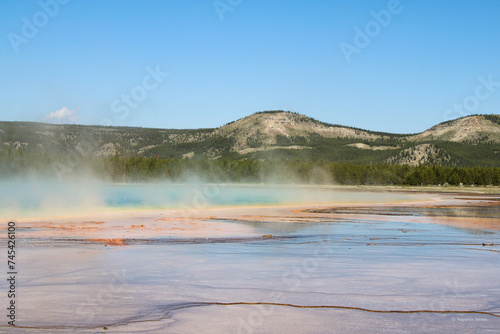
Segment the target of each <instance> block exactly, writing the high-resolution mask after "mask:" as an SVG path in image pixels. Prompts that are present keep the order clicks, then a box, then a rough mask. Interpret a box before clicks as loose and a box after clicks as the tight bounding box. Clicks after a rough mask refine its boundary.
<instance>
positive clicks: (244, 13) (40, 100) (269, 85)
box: [0, 0, 500, 133]
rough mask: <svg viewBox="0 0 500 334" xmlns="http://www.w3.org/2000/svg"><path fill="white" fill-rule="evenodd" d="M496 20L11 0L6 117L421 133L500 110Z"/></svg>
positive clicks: (473, 10) (434, 6)
mask: <svg viewBox="0 0 500 334" xmlns="http://www.w3.org/2000/svg"><path fill="white" fill-rule="evenodd" d="M214 4H215V5H214ZM376 17H378V20H377V18H376ZM499 18H500V1H497V0H483V1H472V0H471V1H464V0H458V1H444V0H441V1H424V0H420V1H416V0H413V1H410V0H400V1H397V0H391V1H366V0H365V1H357V0H352V1H347V0H346V1H332V0H329V1H326V0H325V1H321V0H318V1H306V0H300V1H299V0H297V1H278V0H277V1H269V0H265V1H264V0H252V1H250V0H216V1H213V0H203V1H202V0H182V1H180V0H179V1H167V0H163V1H161V0H157V1H156V0H150V1H130V0H121V1H118V0H108V1H96V0H86V1H82V0H41V1H15V0H4V1H1V2H0V37H1V38H0V63H1V64H2V65H1V66H0V120H9V121H45V122H59V123H61V122H62V123H80V124H108V125H126V126H142V127H156V128H200V127H217V126H220V125H223V124H225V123H227V122H230V121H232V120H235V119H238V118H241V117H244V116H247V115H249V114H252V113H254V112H256V111H262V110H273V109H284V110H290V111H294V112H299V113H302V114H306V115H308V116H312V117H314V118H316V119H318V120H322V121H325V122H329V123H335V124H343V125H349V126H356V127H361V128H365V129H371V130H378V131H388V132H398V133H413V132H420V131H423V130H425V129H427V128H428V127H430V126H432V125H434V124H436V123H439V122H442V121H445V120H448V119H450V118H456V117H459V116H464V115H467V114H477V113H480V114H491V113H497V114H498V113H500V38H499V37H500V36H499V35H500V20H499ZM30 28H31V29H30ZM33 28H34V29H33ZM360 31H361V33H359V32H360ZM346 50H347V51H346ZM353 50H356V51H355V52H353ZM152 73H153V74H152ZM155 73H156V74H155Z"/></svg>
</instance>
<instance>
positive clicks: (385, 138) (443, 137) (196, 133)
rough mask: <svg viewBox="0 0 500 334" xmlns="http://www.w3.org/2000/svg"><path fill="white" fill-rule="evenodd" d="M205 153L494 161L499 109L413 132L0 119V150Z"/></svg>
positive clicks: (257, 123)
mask: <svg viewBox="0 0 500 334" xmlns="http://www.w3.org/2000/svg"><path fill="white" fill-rule="evenodd" d="M9 150H10V151H11V152H12V151H13V150H15V151H23V152H31V153H37V154H47V155H53V154H78V155H81V156H101V157H106V156H112V155H115V154H116V153H118V154H120V155H136V156H146V157H148V156H151V157H153V156H154V157H159V158H196V157H207V158H210V159H218V158H233V159H265V160H266V159H277V158H286V159H294V158H296V159H325V160H330V161H347V162H354V163H374V162H387V163H396V164H409V165H418V164H439V165H457V166H460V165H489V166H500V153H499V152H500V115H474V116H466V117H462V118H459V119H455V120H451V121H447V122H443V123H440V124H438V125H435V126H433V127H431V128H430V129H427V130H425V131H423V132H421V133H418V134H409V135H404V134H391V133H384V132H376V131H369V130H363V129H358V128H353V127H348V126H342V125H335V124H328V123H324V122H321V121H317V120H315V119H313V118H311V117H307V116H305V115H302V114H298V113H293V112H285V111H280V110H277V111H265V112H258V113H254V114H252V115H250V116H247V117H244V118H242V119H239V120H237V121H234V122H231V123H228V124H226V125H223V126H221V127H218V128H215V129H193V130H176V129H151V128H138V127H112V126H88V125H73V124H70V125H58V124H46V123H34V122H0V154H1V153H2V152H3V153H4V154H5V152H8V151H9Z"/></svg>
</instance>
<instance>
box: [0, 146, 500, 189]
mask: <svg viewBox="0 0 500 334" xmlns="http://www.w3.org/2000/svg"><path fill="white" fill-rule="evenodd" d="M25 174H36V175H41V176H44V177H57V178H60V179H62V178H65V177H73V176H79V175H84V174H89V175H93V176H96V177H98V178H101V179H104V180H108V181H111V182H145V181H161V180H164V179H167V180H171V181H177V182H184V181H186V180H189V179H192V178H197V179H200V180H202V181H206V182H224V183H228V182H246V183H263V182H264V183H300V184H304V183H307V184H341V185H412V186H415V185H453V186H457V185H461V184H463V185H478V186H479V185H494V186H499V185H500V167H484V166H483V167H445V166H438V165H420V166H416V167H415V166H409V165H398V164H388V163H375V164H354V163H347V162H331V161H325V160H322V159H319V160H299V159H286V158H284V159H280V160H250V159H216V160H211V159H207V158H200V159H194V158H192V159H179V158H168V159H158V158H152V157H136V156H129V157H124V156H120V155H118V154H115V155H114V156H112V157H93V158H89V157H83V156H78V155H75V156H73V157H63V158H61V157H55V156H49V155H47V154H40V153H29V154H28V153H26V152H23V151H21V150H16V151H13V152H12V151H10V152H5V151H4V152H0V176H1V177H3V178H10V177H15V176H22V175H25Z"/></svg>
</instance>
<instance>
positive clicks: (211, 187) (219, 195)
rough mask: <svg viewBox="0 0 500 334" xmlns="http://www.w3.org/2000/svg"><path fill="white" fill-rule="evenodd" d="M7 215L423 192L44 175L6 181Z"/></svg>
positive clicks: (367, 199)
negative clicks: (50, 177)
mask: <svg viewBox="0 0 500 334" xmlns="http://www.w3.org/2000/svg"><path fill="white" fill-rule="evenodd" d="M0 189H1V190H0V213H1V215H0V216H1V217H5V216H8V217H24V216H32V215H59V214H68V213H78V212H83V213H88V212H100V211H102V210H113V209H136V210H148V209H152V210H153V209H168V208H188V209H204V208H208V207H217V206H243V205H286V204H323V203H324V204H328V203H348V202H354V203H371V202H375V201H377V202H389V201H408V200H414V199H418V198H419V196H421V195H419V194H401V193H389V192H366V191H360V190H356V189H352V188H351V189H345V188H331V187H320V186H316V187H311V186H267V185H229V184H223V185H220V184H201V183H200V184H194V183H192V184H172V183H159V184H104V183H100V182H95V181H87V182H74V183H68V182H66V183H58V182H49V181H39V180H36V181H34V180H26V181H21V182H3V183H0Z"/></svg>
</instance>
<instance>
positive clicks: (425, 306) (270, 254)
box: [0, 188, 500, 333]
mask: <svg viewBox="0 0 500 334" xmlns="http://www.w3.org/2000/svg"><path fill="white" fill-rule="evenodd" d="M250 189H252V191H253V189H255V188H250ZM231 191H234V192H236V190H231ZM238 191H241V189H238ZM297 191H300V189H299V190H297ZM271 194H272V192H271ZM379 195H380V194H379V193H376V194H373V193H363V194H359V195H358V194H350V196H351V198H353V197H355V196H359V197H357V198H366V197H370V198H371V201H370V202H377V200H380V199H381V200H382V202H384V200H386V199H387V200H388V199H389V197H390V196H392V199H395V198H396V199H397V200H401V197H400V196H401V195H400V194H387V195H386V196H387V197H384V198H380V196H379ZM329 196H330V197H329V200H331V198H341V199H344V198H345V197H344V196H345V194H338V193H336V194H330V195H329ZM404 196H409V197H408V198H411V199H415V197H413V195H412V194H408V195H403V197H404ZM421 196H427V199H428V200H429V201H431V202H432V200H433V195H425V194H424V195H422V194H419V196H418V199H419V200H421V199H422V198H421ZM249 197H250V198H251V197H252V194H251V191H250V195H249ZM350 200H351V199H350ZM220 201H221V203H222V202H224V200H220ZM408 208H411V207H408ZM496 209H497V207H496V206H492V207H491V209H488V207H484V210H485V211H486V216H489V215H496V211H495V210H496ZM408 210H411V209H407V211H405V212H406V213H409V214H412V213H411V211H408ZM488 210H490V211H488ZM391 212H394V211H391ZM414 214H415V215H417V214H419V215H421V214H422V212H421V211H418V209H416V210H415V213H414ZM376 216H377V219H378V220H366V219H361V218H359V217H358V218H356V217H355V216H353V218H346V219H340V220H339V219H331V220H328V219H326V218H325V219H322V220H311V221H302V222H299V221H290V220H287V219H281V220H279V219H277V220H274V221H270V220H251V219H249V220H246V221H241V220H220V223H221V224H222V223H224V224H233V225H235V226H237V227H241V228H242V229H241V230H242V231H246V232H245V233H244V234H241V235H238V236H231V237H224V236H221V237H216V236H215V237H214V236H211V237H208V238H200V237H196V238H191V237H182V238H179V237H176V238H173V237H171V236H169V235H160V236H157V237H148V238H140V237H131V238H129V239H127V240H128V241H129V243H128V244H127V245H126V246H119V247H111V246H105V245H104V244H102V243H93V242H88V241H86V240H85V239H81V238H75V239H72V240H69V239H55V238H46V239H36V240H35V239H30V238H29V235H28V234H21V236H20V239H19V242H20V244H19V252H18V262H19V281H18V291H19V295H18V299H17V302H18V306H19V308H18V313H17V314H18V319H17V324H18V326H23V327H29V328H18V329H17V330H16V329H12V328H9V327H6V326H5V324H1V325H3V326H0V331H4V332H9V333H15V332H19V333H21V332H33V333H59V332H61V333H66V332H77V333H101V332H106V333H134V332H137V333H139V332H150V333H165V332H168V333H195V332H204V333H269V332H273V333H283V332H286V333H304V332H318V333H325V332H333V333H345V332H359V333H373V332H377V333H390V332H398V333H405V332H406V333H414V332H422V333H436V332H440V333H442V332H456V333H495V332H500V330H499V328H500V317H495V315H500V283H499V281H498V276H499V274H500V246H499V240H500V238H499V234H500V232H499V231H498V230H486V229H470V228H459V227H453V226H444V225H438V224H425V223H421V222H410V221H407V220H406V219H405V218H407V217H405V216H400V218H401V219H400V220H398V216H394V215H390V216H382V215H380V214H378V215H376ZM386 218H387V219H386ZM389 218H391V219H389ZM214 222H215V223H217V220H215V221H214ZM264 235H272V236H273V237H272V238H271V237H263V236H264ZM23 237H24V238H23ZM483 244H484V245H490V244H493V246H484V245H483ZM2 247H3V248H5V244H4V243H2ZM0 289H2V290H3V291H6V290H5V289H6V286H5V282H2V285H0ZM258 303H264V304H258ZM422 311H425V312H422ZM104 327H107V330H106V331H104V329H103V328H104Z"/></svg>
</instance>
